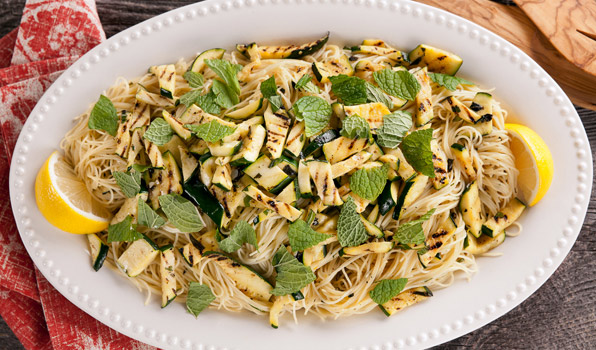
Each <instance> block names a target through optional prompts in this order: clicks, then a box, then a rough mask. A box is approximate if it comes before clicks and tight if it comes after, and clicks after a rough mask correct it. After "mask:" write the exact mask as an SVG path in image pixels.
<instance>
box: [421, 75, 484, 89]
mask: <svg viewBox="0 0 596 350" xmlns="http://www.w3.org/2000/svg"><path fill="white" fill-rule="evenodd" d="M428 76H429V77H430V79H431V80H432V81H434V82H435V83H437V84H438V85H440V86H444V87H445V88H446V89H447V90H449V91H454V90H455V89H457V86H458V85H460V84H462V85H474V83H472V82H471V81H469V80H466V79H463V78H459V77H456V76H453V75H447V74H443V73H428Z"/></svg>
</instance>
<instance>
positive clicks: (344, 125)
mask: <svg viewBox="0 0 596 350" xmlns="http://www.w3.org/2000/svg"><path fill="white" fill-rule="evenodd" d="M339 133H340V134H341V135H342V136H344V137H348V138H350V139H355V138H359V139H366V138H368V137H369V136H370V125H369V124H368V122H367V121H366V119H364V118H362V117H361V116H359V115H357V114H354V115H349V116H346V117H345V118H344V120H343V121H342V122H341V131H340V132H339Z"/></svg>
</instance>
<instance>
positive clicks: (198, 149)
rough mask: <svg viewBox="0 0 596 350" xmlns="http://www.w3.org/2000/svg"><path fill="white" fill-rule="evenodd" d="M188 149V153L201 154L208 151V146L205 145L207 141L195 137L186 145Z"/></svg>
mask: <svg viewBox="0 0 596 350" xmlns="http://www.w3.org/2000/svg"><path fill="white" fill-rule="evenodd" d="M188 151H189V152H190V153H194V154H196V155H199V156H202V155H203V154H205V153H207V152H209V146H207V141H205V140H202V139H196V140H195V141H194V142H193V143H192V144H190V145H189V146H188Z"/></svg>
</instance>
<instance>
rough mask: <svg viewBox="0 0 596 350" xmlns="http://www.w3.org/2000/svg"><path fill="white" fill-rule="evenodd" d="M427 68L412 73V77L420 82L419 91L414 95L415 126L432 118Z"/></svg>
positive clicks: (430, 90)
mask: <svg viewBox="0 0 596 350" xmlns="http://www.w3.org/2000/svg"><path fill="white" fill-rule="evenodd" d="M426 72H427V69H426V67H424V68H423V69H419V70H418V71H416V72H415V73H414V77H415V78H416V80H418V83H420V91H418V94H417V95H416V100H415V101H414V102H415V103H416V118H415V121H416V126H417V127H420V126H423V125H426V124H427V123H428V122H430V121H431V120H432V119H433V102H432V88H431V86H430V78H429V77H428V74H426Z"/></svg>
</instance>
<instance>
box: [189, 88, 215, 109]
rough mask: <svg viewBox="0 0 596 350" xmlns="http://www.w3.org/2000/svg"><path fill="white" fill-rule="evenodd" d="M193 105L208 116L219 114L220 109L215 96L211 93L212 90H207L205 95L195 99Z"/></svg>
mask: <svg viewBox="0 0 596 350" xmlns="http://www.w3.org/2000/svg"><path fill="white" fill-rule="evenodd" d="M195 103H196V104H197V105H198V106H199V107H201V109H202V110H204V111H205V112H207V113H209V114H219V113H221V108H219V105H218V104H217V96H216V95H215V93H214V92H213V89H211V90H209V92H208V93H207V94H205V95H202V96H199V97H197V98H196V100H195Z"/></svg>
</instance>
